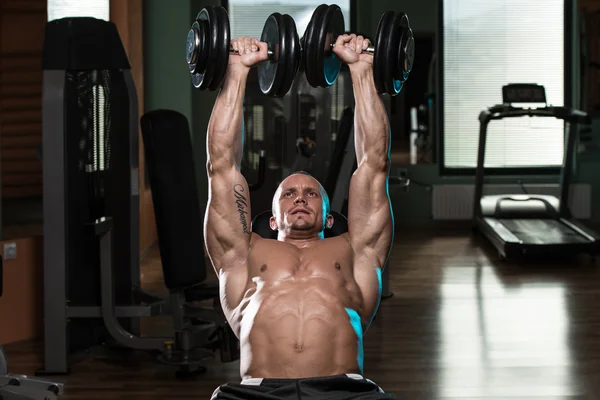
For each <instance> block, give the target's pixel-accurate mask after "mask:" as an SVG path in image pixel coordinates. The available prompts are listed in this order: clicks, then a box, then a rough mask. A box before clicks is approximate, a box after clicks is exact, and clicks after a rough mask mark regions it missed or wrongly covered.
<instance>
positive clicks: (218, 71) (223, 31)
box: [208, 6, 231, 90]
mask: <svg viewBox="0 0 600 400" xmlns="http://www.w3.org/2000/svg"><path fill="white" fill-rule="evenodd" d="M215 11H216V13H217V30H218V33H219V37H218V39H217V42H216V49H215V52H214V53H213V52H211V54H215V57H214V58H212V56H211V60H210V61H211V62H214V63H215V73H214V75H213V78H212V79H211V81H210V83H209V85H208V90H217V89H218V88H219V87H220V86H221V83H223V78H224V77H225V72H227V64H229V48H230V45H231V31H230V29H229V16H228V15H227V11H226V10H225V8H223V7H221V6H217V7H215ZM211 50H212V49H211Z"/></svg>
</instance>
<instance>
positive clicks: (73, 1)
mask: <svg viewBox="0 0 600 400" xmlns="http://www.w3.org/2000/svg"><path fill="white" fill-rule="evenodd" d="M66 17H94V18H98V19H103V20H105V21H108V20H109V19H110V0H85V1H82V0H48V21H52V20H55V19H60V18H66Z"/></svg>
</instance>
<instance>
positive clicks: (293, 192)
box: [272, 174, 326, 233]
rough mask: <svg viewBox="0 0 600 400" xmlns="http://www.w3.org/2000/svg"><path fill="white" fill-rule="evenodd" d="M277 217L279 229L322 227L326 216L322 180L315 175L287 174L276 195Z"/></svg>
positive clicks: (316, 231)
mask: <svg viewBox="0 0 600 400" xmlns="http://www.w3.org/2000/svg"><path fill="white" fill-rule="evenodd" d="M273 204H274V206H275V207H274V208H275V215H274V221H273V223H275V224H276V225H275V226H273V223H272V227H273V228H275V227H277V228H278V229H279V230H284V231H291V230H294V231H313V232H314V233H318V232H321V231H322V230H323V227H324V225H323V223H324V220H325V218H326V215H325V210H324V208H323V194H322V193H321V190H320V185H319V182H317V181H316V180H315V179H314V178H312V177H310V176H307V175H302V174H294V175H290V176H289V177H287V178H286V179H285V180H284V181H283V182H282V183H281V185H279V189H278V191H277V192H276V193H275V197H274V199H273Z"/></svg>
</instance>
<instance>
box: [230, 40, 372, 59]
mask: <svg viewBox="0 0 600 400" xmlns="http://www.w3.org/2000/svg"><path fill="white" fill-rule="evenodd" d="M330 46H331V48H334V47H335V43H331V45H330ZM363 53H367V54H371V55H373V54H375V47H373V46H369V47H367V49H366V50H365V51H363ZM229 54H236V55H239V53H238V51H237V50H234V49H233V46H231V45H229ZM267 54H268V55H270V56H272V55H273V52H272V51H271V50H267Z"/></svg>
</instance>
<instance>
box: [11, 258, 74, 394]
mask: <svg viewBox="0 0 600 400" xmlns="http://www.w3.org/2000/svg"><path fill="white" fill-rule="evenodd" d="M3 272H4V270H3V258H2V256H1V255H0V297H2V291H3V288H4V286H3ZM62 394H64V385H63V383H60V382H51V381H47V380H44V379H37V378H34V377H30V376H27V375H17V374H10V373H9V372H8V359H7V358H6V353H4V349H3V348H2V346H1V345H0V400H54V399H57V398H58V396H60V395H62Z"/></svg>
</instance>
